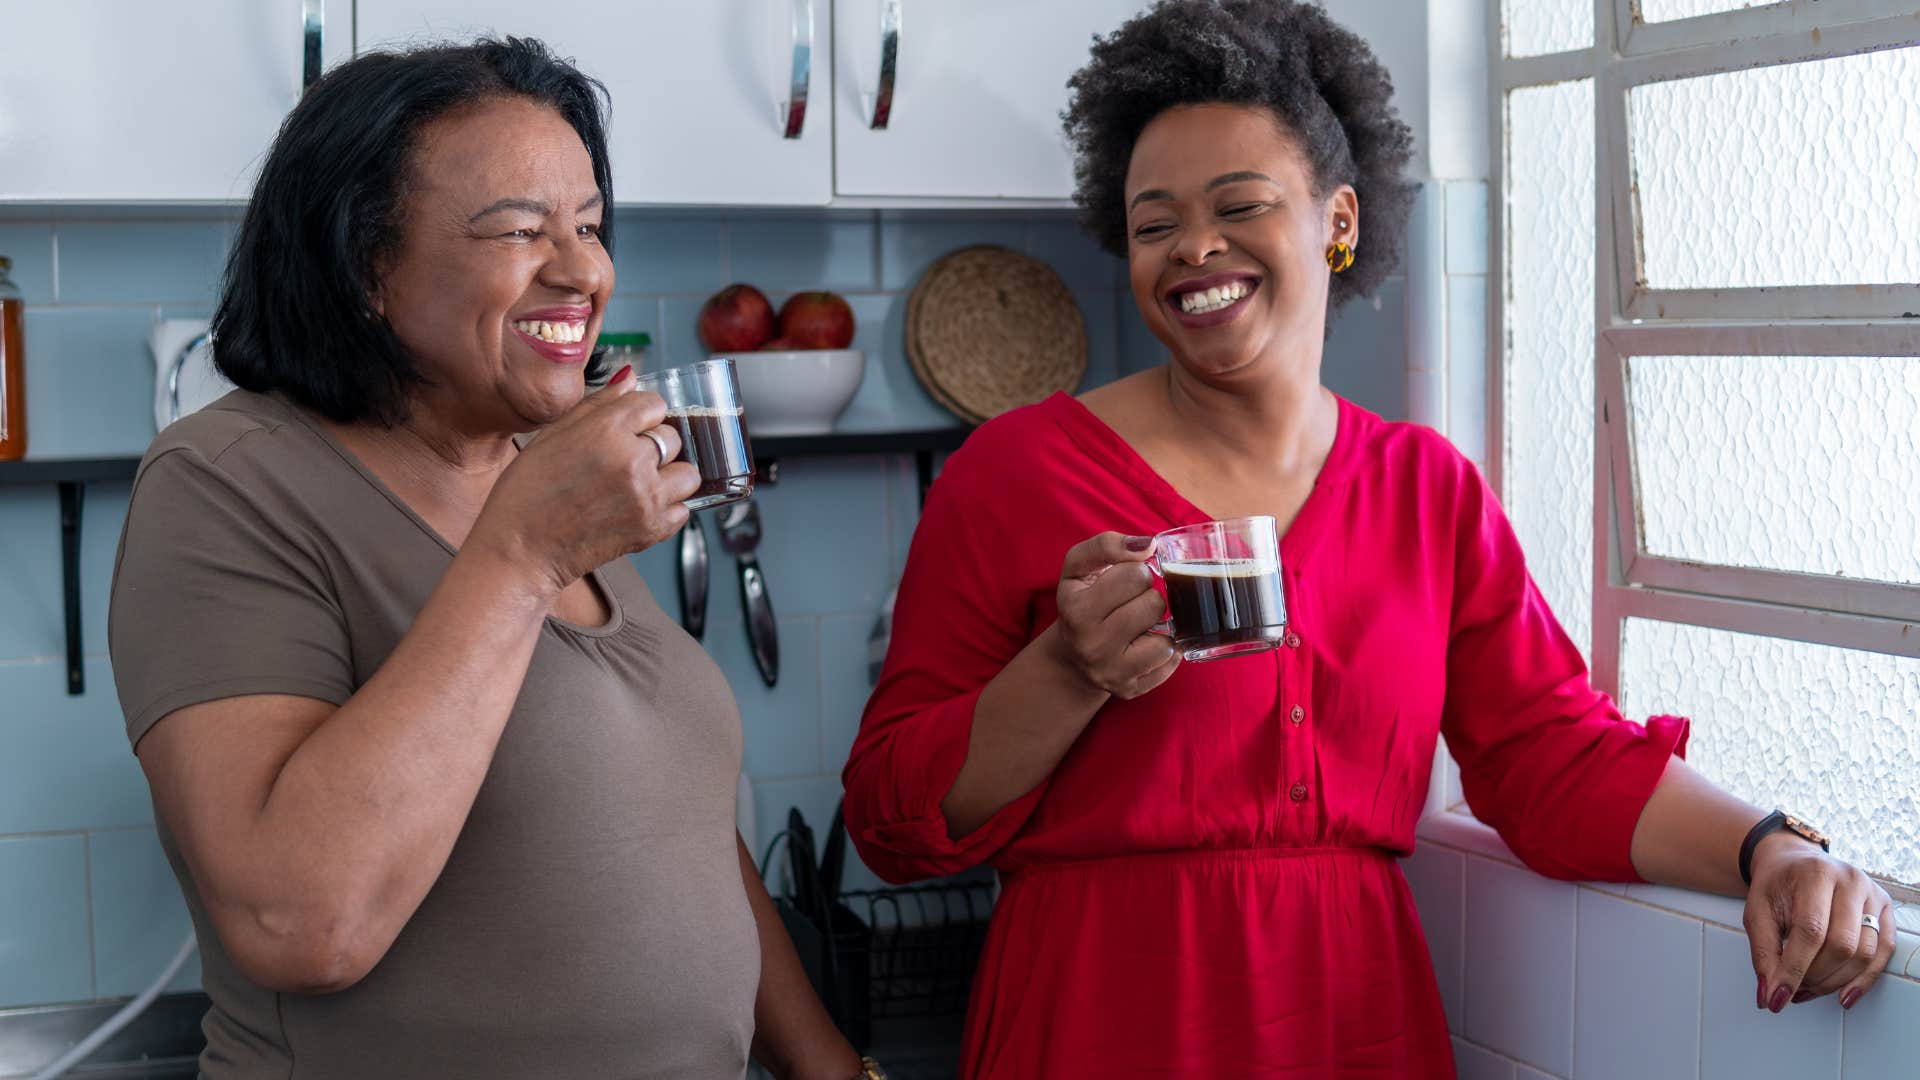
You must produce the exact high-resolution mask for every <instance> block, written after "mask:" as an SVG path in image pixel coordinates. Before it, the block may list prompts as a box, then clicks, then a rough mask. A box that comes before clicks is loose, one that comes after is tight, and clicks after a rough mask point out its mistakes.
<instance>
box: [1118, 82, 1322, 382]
mask: <svg viewBox="0 0 1920 1080" xmlns="http://www.w3.org/2000/svg"><path fill="white" fill-rule="evenodd" d="M1315 187H1316V184H1315V181H1314V176H1313V172H1312V166H1311V164H1310V163H1309V161H1308V160H1307V158H1306V156H1305V155H1304V154H1302V153H1301V151H1300V149H1299V146H1298V144H1297V142H1296V141H1295V139H1294V137H1293V136H1292V135H1291V133H1290V132H1289V131H1288V130H1287V129H1286V127H1285V126H1284V125H1283V124H1282V123H1281V121H1280V120H1279V119H1278V118H1277V117H1276V116H1275V115H1274V113H1273V112H1272V111H1271V110H1269V109H1266V108H1262V107H1259V106H1249V105H1227V104H1205V105H1187V106H1180V107H1177V108H1172V109H1168V110H1166V111H1165V112H1163V113H1161V114H1160V115H1159V116H1156V117H1155V118H1154V119H1153V120H1152V122H1150V123H1149V124H1147V126H1146V127H1145V128H1144V129H1143V130H1142V131H1141V133H1140V137H1139V139H1138V140H1137V141H1136V142H1135V143H1134V148H1133V156H1132V159H1131V161H1130V163H1129V167H1128V170H1127V179H1126V189H1125V190H1126V199H1127V235H1128V241H1127V263H1128V274H1129V277H1130V279H1131V283H1132V286H1133V297H1134V302H1135V303H1136V304H1138V305H1139V308H1140V312H1141V315H1142V316H1143V317H1144V319H1145V320H1146V323H1147V326H1148V328H1149V329H1151V330H1152V331H1153V333H1154V336H1155V337H1158V338H1159V339H1160V340H1161V341H1162V342H1163V343H1165V344H1166V346H1167V348H1168V349H1170V350H1171V351H1172V352H1173V356H1174V359H1175V362H1176V363H1177V365H1178V366H1179V367H1180V368H1181V369H1182V370H1184V371H1186V372H1187V373H1189V374H1191V375H1194V376H1196V377H1199V378H1201V379H1203V380H1206V381H1210V382H1213V381H1220V380H1229V379H1236V378H1237V379H1244V378H1264V377H1270V376H1273V375H1276V374H1280V373H1283V372H1284V373H1288V374H1289V375H1290V376H1292V377H1299V378H1310V379H1312V380H1314V381H1315V382H1317V381H1318V379H1319V369H1320V352H1321V345H1322V342H1323V340H1324V334H1325V327H1326V320H1327V282H1328V270H1327V263H1326V254H1325V253H1326V248H1327V245H1328V244H1330V243H1332V242H1334V241H1335V240H1344V241H1345V242H1346V243H1348V244H1355V243H1357V238H1358V232H1359V228H1358V225H1359V207H1358V205H1357V201H1356V199H1355V197H1354V192H1353V189H1352V188H1351V187H1348V186H1346V185H1340V186H1338V187H1336V188H1334V189H1333V190H1332V191H1329V192H1326V193H1324V194H1316V192H1315Z"/></svg>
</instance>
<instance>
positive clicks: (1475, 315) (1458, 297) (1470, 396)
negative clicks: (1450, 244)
mask: <svg viewBox="0 0 1920 1080" xmlns="http://www.w3.org/2000/svg"><path fill="white" fill-rule="evenodd" d="M1446 366H1447V426H1446V432H1447V437H1448V438H1450V439H1452V440H1453V445H1455V446H1457V447H1459V448H1460V452H1461V453H1463V454H1465V455H1467V456H1468V457H1470V458H1472V459H1474V460H1475V461H1483V460H1485V459H1486V456H1487V443H1488V433H1487V279H1486V278H1484V277H1464V276H1456V275H1449V276H1448V277H1447V365H1446Z"/></svg>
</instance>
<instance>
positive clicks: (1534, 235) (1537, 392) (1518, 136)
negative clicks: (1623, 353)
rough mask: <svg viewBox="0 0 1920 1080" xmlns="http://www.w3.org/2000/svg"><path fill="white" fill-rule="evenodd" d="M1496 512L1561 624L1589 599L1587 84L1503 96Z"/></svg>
mask: <svg viewBox="0 0 1920 1080" xmlns="http://www.w3.org/2000/svg"><path fill="white" fill-rule="evenodd" d="M1507 215H1508V230H1507V253H1508V254H1507V305H1506V312H1507V359H1506V380H1507V387H1506V401H1507V408H1506V419H1507V432H1506V435H1507V447H1506V454H1505V463H1506V489H1507V490H1506V492H1505V497H1506V500H1507V512H1508V515H1509V516H1510V517H1511V518H1512V520H1513V526H1514V531H1515V532H1516V533H1518V534H1519V537H1520V546H1521V550H1523V551H1525V552H1526V556H1527V563H1528V566H1529V567H1530V568H1531V569H1532V571H1533V576H1534V579H1535V580H1536V581H1538V582H1539V584H1540V591H1541V593H1542V594H1544V595H1545V596H1546V598H1547V603H1548V604H1550V605H1552V607H1553V611H1554V614H1555V615H1558V616H1559V618H1560V622H1561V625H1563V626H1565V627H1566V630H1567V633H1568V635H1569V636H1571V637H1572V638H1573V640H1574V643H1575V644H1577V645H1579V646H1580V651H1581V652H1582V653H1585V652H1586V651H1587V642H1588V639H1589V636H1590V626H1589V622H1590V620H1591V614H1592V599H1593V441H1594V425H1593V348H1594V338H1593V307H1594V281H1593V248H1594V232H1595V224H1594V210H1593V81H1592V80H1591V79H1582V80H1580V81H1578V82H1568V83H1560V84H1557V85H1554V86H1529V87H1522V88H1520V89H1516V90H1513V91H1510V92H1509V93H1508V94H1507Z"/></svg>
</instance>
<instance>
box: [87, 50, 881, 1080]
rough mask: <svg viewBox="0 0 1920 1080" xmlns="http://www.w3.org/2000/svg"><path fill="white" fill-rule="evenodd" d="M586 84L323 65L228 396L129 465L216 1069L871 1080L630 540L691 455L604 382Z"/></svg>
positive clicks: (695, 653) (150, 682) (146, 679)
mask: <svg viewBox="0 0 1920 1080" xmlns="http://www.w3.org/2000/svg"><path fill="white" fill-rule="evenodd" d="M597 90H598V87H597V84H594V83H592V82H591V81H590V80H588V79H586V78H585V77H584V76H582V75H581V74H580V73H579V72H577V71H575V70H574V69H572V68H571V67H569V66H568V65H566V64H564V63H562V62H559V61H557V60H555V59H553V58H552V57H551V56H549V55H548V54H547V52H546V51H545V50H544V49H543V48H542V47H541V46H540V45H539V44H538V43H536V42H531V41H524V40H512V39H510V40H507V41H504V42H498V41H483V42H480V43H478V44H475V45H473V46H471V47H444V48H431V49H425V50H421V51H416V52H412V53H407V54H375V55H371V56H367V57H363V58H361V59H357V60H354V61H353V62H351V63H349V64H346V65H344V66H343V67H341V68H339V69H338V70H336V71H334V72H333V73H331V74H329V75H328V76H327V77H326V78H325V79H323V80H322V81H321V82H320V83H319V84H318V85H317V86H315V87H314V88H313V90H312V91H310V92H309V93H308V94H307V95H306V97H305V99H304V100H303V101H302V102H301V104H300V106H299V107H298V108H297V109H296V110H295V111H294V112H293V114H292V115H291V116H290V117H289V118H288V120H287V122H286V124H285V126H284V128H283V129H282V131H281V134H280V136H279V138H278V140H277V141H276V143H275V145H274V147H273V149H272V151H271V153H270V154H269V156H268V158H267V161H266V163H265V167H264V169H263V172H262V174H261V177H260V180H259V185H258V187H257V189H256V190H255V193H254V198H253V201H252V203H251V204H250V206H249V207H248V210H247V214H246V220H245V222H244V223H243V224H242V226H241V228H240V232H239V236H238V239H237V241H236V244H235V248H234V251H233V255H232V261H231V264H230V266H229V269H228V273H227V279H226V287H225V291H224V294H223V295H222V297H221V301H220V306H219V311H218V314H217V315H216V317H215V329H216V336H217V342H218V344H217V346H216V353H215V359H216V362H217V363H218V365H219V367H220V369H221V370H222V371H223V372H225V373H226V374H227V376H228V377H230V378H231V379H232V380H233V381H234V382H235V383H236V384H238V385H239V386H240V387H242V388H243V389H241V390H239V391H237V392H235V393H233V394H230V395H228V396H227V397H225V398H223V399H222V400H221V401H219V402H218V403H217V404H215V405H213V406H212V407H210V408H208V409H206V410H205V411H203V412H200V413H197V414H195V415H193V416H191V417H189V418H187V419H185V420H182V421H181V422H180V423H177V424H175V425H173V426H172V427H170V428H168V429H167V430H166V431H165V432H164V433H163V434H162V435H161V436H160V438H159V439H158V440H157V441H155V443H154V444H153V447H152V449H151V450H149V451H148V453H147V457H146V460H145V461H144V462H143V463H142V465H141V468H140V472H139V475H138V478H137V479H136V480H135V484H134V493H133V501H132V507H131V509H130V511H129V514H128V518H127V525H126V532H125V535H124V537H123V538H122V542H121V554H120V562H119V567H118V571H117V573H116V575H115V579H114V590H113V607H112V616H111V620H110V621H111V638H112V648H113V664H114V676H115V681H116V683H117V684H118V687H119V692H120V696H121V700H122V704H123V706H124V708H125V711H126V717H127V733H128V736H129V738H130V739H132V741H133V744H134V747H135V750H136V752H137V753H138V755H139V758H140V763H141V766H142V767H143V768H144V769H145V771H146V775H147V778H148V780H149V782H150V784H151V787H152V791H153V800H154V805H155V808H156V810H157V817H158V822H159V828H160V836H161V841H162V843H163V844H164V845H165V847H166V851H167V856H168V858H169V859H170V860H171V862H172V864H173V869H174V872H175V873H176V874H177V875H178V877H179V879H180V885H181V888H182V889H183V890H184V892H185V893H186V898H187V904H188V909H189V911H190V912H191V914H192V918H193V923H194V928H195V931H196V932H197V933H198V935H199V938H200V943H201V947H202V955H203V962H202V972H203V979H204V982H205V986H206V989H207V992H208V994H209V995H210V996H211V997H212V1001H213V1008H212V1011H211V1012H210V1013H209V1015H208V1017H207V1019H206V1022H205V1025H204V1027H205V1030H206V1034H207V1050H206V1053H205V1055H204V1057H203V1058H202V1060H201V1068H202V1075H203V1076H207V1077H212V1078H216V1080H226V1078H256V1077H257V1078H267V1077H286V1076H296V1075H297V1076H302V1077H305V1076H312V1077H353V1078H356V1080H368V1078H375V1077H425V1076H445V1077H456V1076H457V1077H463V1078H472V1077H528V1078H532V1077H543V1078H544V1077H560V1076H568V1077H587V1076H594V1077H661V1078H666V1077H672V1078H684V1077H712V1078H720V1077H736V1078H737V1077H739V1076H741V1075H742V1074H743V1073H744V1072H745V1070H746V1067H747V1060H748V1056H749V1052H750V1051H751V1053H752V1054H753V1055H754V1056H756V1057H758V1058H759V1059H760V1060H761V1061H762V1062H764V1063H766V1064H767V1065H769V1066H770V1067H771V1068H772V1069H773V1071H774V1072H775V1073H776V1074H777V1075H782V1076H793V1077H821V1078H831V1080H846V1078H848V1077H852V1076H855V1075H856V1074H859V1075H864V1073H863V1071H862V1065H861V1062H860V1059H859V1057H858V1056H857V1055H856V1054H855V1053H854V1052H853V1050H852V1048H851V1047H850V1046H849V1045H848V1044H847V1043H846V1041H845V1040H844V1039H842V1038H841V1037H840V1035H839V1034H838V1032H836V1031H835V1030H834V1029H833V1026H832V1024H831V1022H830V1021H829V1020H828V1018H827V1016H826V1014H825V1011H824V1010H823V1009H822V1008H821V1007H820V1005H819V1003H818V1001H817V1000H815V999H814V998H813V996H812V994H811V991H810V989H809V988H808V986H807V983H806V979H805V976H804V974H803V973H802V971H801V969H800V966H799V962H798V960H797V958H796V956H795V954H794V951H793V948H792V945H791V943H790V942H789V941H788V940H787V938H786V936H785V934H784V932H783V931H782V929H781V925H780V922H779V918H778V916H777V914H776V913H775V912H774V910H773V908H772V906H771V904H770V903H769V901H768V898H767V894H766V891H765V889H764V888H763V887H762V885H761V883H760V880H759V877H758V875H757V874H756V873H754V871H753V867H752V864H751V862H750V860H749V859H748V857H747V854H746V852H745V851H744V850H743V848H742V847H741V845H740V843H739V840H738V837H737V834H736V833H735V831H734V829H733V808H734V787H735V782H736V777H737V775H738V770H739V765H740V753H741V733H740V720H739V715H738V712H737V711H736V708H735V704H734V701H733V698H732V696H731V694H730V692H729V691H728V688H727V684H726V682H725V680H724V679H723V678H722V676H721V674H720V672H719V670H718V669H717V668H716V667H715V666H714V665H713V664H712V663H711V662H710V661H709V660H708V659H707V657H706V655H705V654H704V653H703V652H702V651H701V650H700V648H699V646H698V645H696V644H695V643H694V642H693V640H692V639H691V638H689V637H687V636H686V635H685V634H683V633H682V632H681V631H680V629H679V628H678V627H677V626H676V625H675V624H674V623H673V621H672V620H670V619H669V618H667V617H666V616H665V615H664V614H663V613H662V611H661V610H660V608H659V607H658V606H657V605H656V604H655V603H654V600H653V597H652V596H650V595H649V594H648V592H647V589H646V586H645V585H644V584H643V583H642V581H641V579H640V578H639V576H638V575H637V574H636V573H635V572H634V570H633V568H632V567H631V566H630V565H629V563H628V562H627V560H626V558H625V556H626V555H627V554H628V553H629V552H634V551H639V550H641V549H643V548H645V547H647V546H649V545H651V544H654V543H656V542H658V541H659V540H661V539H662V538H664V537H667V536H669V535H671V534H672V533H674V532H675V530H677V529H679V528H680V526H681V525H682V524H683V523H685V521H686V520H687V512H686V510H685V508H684V507H682V506H681V500H682V499H684V498H686V497H688V496H689V495H691V494H692V493H693V492H694V490H695V488H696V487H697V486H698V477H697V474H696V472H695V470H694V469H693V467H692V466H690V465H688V464H686V463H684V462H677V461H674V458H675V456H676V455H677V453H678V450H679V445H678V442H677V440H676V439H675V436H674V433H673V429H672V428H671V427H670V426H669V427H662V426H661V423H662V420H663V418H664V416H665V405H664V403H663V402H662V401H661V400H660V399H659V398H658V397H656V396H653V395H651V394H644V393H636V392H633V379H632V377H631V376H630V375H629V373H628V372H627V370H626V369H622V370H621V371H619V372H617V373H615V374H614V375H613V378H612V380H611V382H610V383H609V384H608V385H607V386H606V387H605V388H604V389H602V390H600V391H598V392H596V393H594V394H592V395H588V394H587V391H586V385H587V380H588V373H589V371H590V370H591V369H592V368H593V366H594V364H595V360H594V357H595V355H596V354H595V353H593V352H592V351H591V350H592V349H593V343H594V339H595V335H596V334H597V333H598V331H599V329H600V325H601V316H602V314H603V312H604V311H605V308H606V304H607V298H608V296H609V294H610V293H611V292H612V291H613V266H612V262H611V260H610V258H609V256H608V249H609V246H610V242H611V240H612V235H611V222H612V218H611V210H612V201H613V194H612V186H611V180H610V176H609V172H608V165H607V148H606V136H605V129H604V126H603V123H602V120H601V113H600V106H599V101H598V98H597V96H596V91H597ZM535 431H538V432H539V437H538V438H537V439H534V440H533V441H531V442H530V443H529V442H527V441H526V439H525V438H524V436H526V435H527V434H528V433H530V432H535ZM669 462H671V464H670V463H669Z"/></svg>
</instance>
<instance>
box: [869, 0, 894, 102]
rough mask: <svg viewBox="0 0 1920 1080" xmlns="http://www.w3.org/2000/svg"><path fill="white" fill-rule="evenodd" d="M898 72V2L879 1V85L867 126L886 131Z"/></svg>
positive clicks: (892, 0)
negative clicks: (894, 82)
mask: <svg viewBox="0 0 1920 1080" xmlns="http://www.w3.org/2000/svg"><path fill="white" fill-rule="evenodd" d="M899 70H900V0H880V85H879V86H878V88H876V89H875V90H874V94H873V119H872V120H870V121H868V122H867V126H868V127H870V128H872V129H873V130H875V131H885V130H887V121H888V120H890V119H892V118H893V81H894V78H895V76H896V75H898V74H899Z"/></svg>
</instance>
